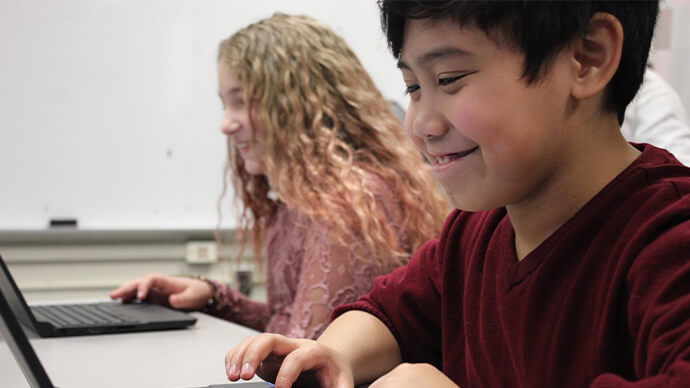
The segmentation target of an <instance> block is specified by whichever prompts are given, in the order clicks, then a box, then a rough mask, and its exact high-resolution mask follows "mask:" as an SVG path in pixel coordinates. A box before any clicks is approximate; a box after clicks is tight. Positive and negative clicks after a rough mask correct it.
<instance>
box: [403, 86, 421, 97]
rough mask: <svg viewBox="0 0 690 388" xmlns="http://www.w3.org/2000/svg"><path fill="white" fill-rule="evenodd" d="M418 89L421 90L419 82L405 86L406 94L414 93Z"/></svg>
mask: <svg viewBox="0 0 690 388" xmlns="http://www.w3.org/2000/svg"><path fill="white" fill-rule="evenodd" d="M417 90H419V85H417V84H414V85H409V86H407V87H406V88H405V95H408V94H410V93H414V92H416V91H417Z"/></svg>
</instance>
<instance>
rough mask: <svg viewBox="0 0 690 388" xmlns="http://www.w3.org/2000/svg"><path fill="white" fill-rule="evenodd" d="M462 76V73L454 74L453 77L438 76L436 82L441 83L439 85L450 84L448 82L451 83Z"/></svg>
mask: <svg viewBox="0 0 690 388" xmlns="http://www.w3.org/2000/svg"><path fill="white" fill-rule="evenodd" d="M463 76H464V75H456V76H453V77H444V78H439V80H438V84H439V85H441V86H446V85H450V84H452V83H453V82H455V81H457V80H459V79H460V78H462V77H463Z"/></svg>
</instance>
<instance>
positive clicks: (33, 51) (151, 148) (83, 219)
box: [0, 0, 404, 229]
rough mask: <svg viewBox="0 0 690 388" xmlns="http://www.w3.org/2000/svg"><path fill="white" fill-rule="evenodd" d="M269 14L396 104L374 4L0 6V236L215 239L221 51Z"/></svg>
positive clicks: (362, 0) (305, 0) (229, 220)
mask: <svg viewBox="0 0 690 388" xmlns="http://www.w3.org/2000/svg"><path fill="white" fill-rule="evenodd" d="M276 11H282V12H287V13H303V14H308V15H311V16H314V17H316V18H318V19H320V20H322V21H324V22H326V23H328V24H329V25H331V26H332V27H333V28H334V29H335V30H336V31H337V32H338V33H340V34H341V35H342V36H343V37H344V38H345V39H346V41H347V42H348V43H349V44H350V45H351V46H352V48H353V50H354V51H355V53H356V54H357V55H358V56H359V58H360V60H361V61H362V63H363V64H364V66H365V67H366V68H367V70H368V71H369V72H370V73H371V75H372V77H373V78H374V80H375V82H376V83H377V85H378V87H379V88H380V89H381V91H382V92H383V94H384V95H385V96H386V97H387V98H390V99H392V100H395V101H397V102H399V103H401V104H404V97H403V94H402V91H403V86H404V85H403V83H402V80H401V78H400V74H399V72H398V71H397V70H396V68H395V62H394V59H393V58H392V56H391V55H390V54H389V52H388V50H387V47H386V43H385V39H384V37H383V34H382V32H381V30H380V23H379V15H378V9H377V6H376V2H375V1H374V0H328V1H323V0H321V1H318V0H289V1H287V0H286V1H277V0H276V1H269V0H255V1H245V0H242V1H239V0H223V1H221V0H203V1H198V0H197V1H192V0H189V1H183V0H131V1H126V0H57V1H56V0H3V1H2V2H0V53H1V54H0V55H1V56H2V57H1V59H0V89H1V90H2V92H1V93H0V166H1V167H0V229H43V228H46V227H47V225H48V223H49V220H50V219H51V218H65V217H67V218H75V219H77V220H78V223H79V228H82V229H207V228H214V227H215V226H216V224H217V221H218V211H217V199H218V197H219V194H220V192H221V188H222V173H223V166H224V162H225V159H226V150H225V137H224V136H223V135H222V134H221V133H220V129H219V125H220V119H221V114H222V112H221V105H220V102H219V101H218V97H217V85H216V54H217V46H218V43H219V42H220V41H221V40H222V39H224V38H226V37H228V36H229V35H230V34H231V33H233V32H234V31H236V30H237V29H239V28H242V27H244V26H246V25H247V24H249V23H251V22H254V21H257V20H259V19H261V18H264V17H268V16H270V15H271V14H273V13H274V12H276ZM231 194H232V193H230V195H229V196H228V199H227V200H226V201H225V203H224V206H223V208H224V210H223V213H224V214H226V213H228V212H231V211H232V208H231V206H230V205H229V203H230V198H231V197H232V195H231ZM236 225H237V222H236V217H235V216H234V215H233V214H232V213H230V214H228V215H224V222H223V225H222V226H223V227H234V226H236Z"/></svg>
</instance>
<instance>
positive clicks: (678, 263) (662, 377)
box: [591, 221, 690, 388]
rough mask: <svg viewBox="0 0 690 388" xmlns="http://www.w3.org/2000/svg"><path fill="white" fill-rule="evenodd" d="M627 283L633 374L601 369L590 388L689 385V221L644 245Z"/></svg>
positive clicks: (629, 273)
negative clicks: (630, 376) (632, 378)
mask: <svg viewBox="0 0 690 388" xmlns="http://www.w3.org/2000/svg"><path fill="white" fill-rule="evenodd" d="M626 282H627V290H626V291H627V292H626V296H627V298H628V299H627V321H628V330H629V336H630V338H631V341H632V343H633V349H634V371H635V375H636V376H637V379H636V381H629V380H626V379H624V378H623V377H622V376H617V375H613V374H604V375H601V376H598V377H597V378H596V379H595V380H594V381H593V383H592V384H591V387H592V388H604V387H621V388H651V387H669V388H671V387H673V388H681V387H688V386H690V222H688V221H686V222H684V223H683V224H681V225H680V226H676V227H674V228H672V229H669V230H667V231H666V232H664V233H662V234H661V235H659V237H658V238H656V239H655V240H654V242H652V243H651V244H649V245H648V246H646V247H645V248H644V250H642V251H641V253H640V255H639V256H638V257H637V259H636V260H635V262H634V263H633V265H632V266H631V268H630V271H629V272H628V276H627V279H626Z"/></svg>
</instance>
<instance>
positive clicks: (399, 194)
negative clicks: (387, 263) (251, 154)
mask: <svg viewBox="0 0 690 388" xmlns="http://www.w3.org/2000/svg"><path fill="white" fill-rule="evenodd" d="M218 60H219V65H221V64H222V65H227V66H229V67H230V69H231V71H233V73H234V74H235V75H236V76H237V78H238V79H239V81H240V82H241V83H242V84H243V85H245V91H246V95H247V102H248V104H249V109H250V112H253V113H254V114H253V120H254V121H253V125H256V126H258V127H259V128H261V131H262V135H263V136H264V137H265V139H264V142H265V149H266V153H265V155H264V161H265V171H266V175H260V176H253V175H250V174H248V173H247V172H246V171H245V170H244V165H243V160H242V158H241V157H240V155H238V154H237V153H236V152H235V150H234V148H233V146H232V144H231V140H228V155H229V159H228V165H227V168H226V180H225V182H226V188H227V184H228V180H230V181H231V182H232V185H233V188H234V191H235V195H236V197H237V199H239V200H240V201H241V203H242V205H243V209H242V211H241V216H240V225H241V228H240V230H241V233H240V238H241V240H242V241H243V242H242V244H243V245H242V246H243V247H244V246H245V245H246V242H247V239H246V237H247V235H248V234H249V233H250V232H251V235H252V242H253V244H252V245H253V248H254V253H255V256H256V257H257V258H258V259H259V262H260V263H261V254H262V253H261V252H262V250H261V246H262V243H263V240H264V236H265V231H266V227H267V224H268V222H269V220H270V217H271V215H272V214H273V213H274V212H275V210H276V209H277V207H278V205H279V203H278V202H277V201H275V200H273V199H271V198H269V191H270V190H274V191H276V192H277V193H278V194H279V197H280V201H282V202H284V203H285V204H286V205H287V206H289V207H293V208H295V209H297V210H299V211H301V212H302V213H304V214H306V215H307V216H308V217H309V218H310V219H312V220H318V221H319V222H323V224H324V225H327V226H328V228H329V239H331V241H332V242H334V243H338V244H347V246H351V244H352V243H353V242H355V241H361V246H355V247H352V249H353V252H354V254H355V256H358V255H360V256H361V255H363V254H364V253H365V252H366V254H367V255H371V257H358V258H359V259H366V260H383V259H384V258H385V259H388V258H391V257H393V258H395V260H397V264H404V263H406V262H407V260H408V259H409V257H410V254H411V252H413V251H414V250H416V249H417V248H418V247H419V246H420V245H421V244H422V243H423V242H425V241H427V240H428V239H431V238H434V237H436V236H437V235H438V233H439V232H440V229H441V226H442V222H443V218H444V217H445V215H446V214H447V210H448V208H447V202H446V199H445V198H444V197H443V196H442V195H441V192H440V190H439V187H438V185H437V183H436V182H435V180H434V179H433V178H432V176H431V173H430V170H429V166H428V165H427V164H426V163H424V161H423V158H422V156H421V155H420V153H419V152H417V151H416V150H415V149H414V147H413V146H412V144H411V141H410V140H409V139H408V138H407V137H406V136H405V134H404V131H403V129H402V125H401V123H400V121H399V119H398V118H397V117H396V116H395V115H394V114H393V112H392V109H391V106H390V103H389V102H388V101H386V100H385V99H384V97H383V96H382V95H381V93H380V92H379V91H378V89H377V88H376V86H375V84H374V82H373V81H372V80H371V78H370V76H369V75H368V74H367V72H366V71H365V70H364V67H363V66H362V65H361V63H360V62H359V60H358V59H357V57H356V56H355V54H354V53H353V52H352V51H351V50H350V48H349V47H348V46H347V44H346V43H345V41H344V40H343V39H342V38H341V37H340V36H338V35H337V34H336V33H335V32H333V31H332V30H331V29H330V28H329V27H328V26H326V25H325V24H323V23H321V22H319V21H317V20H314V19H312V18H310V17H307V16H290V15H285V14H280V13H278V14H275V15H274V16H273V17H271V18H269V19H265V20H262V21H260V22H258V23H255V24H252V25H250V26H248V27H246V28H244V29H243V30H240V31H239V32H237V33H235V34H234V35H232V36H231V37H230V38H228V39H227V40H224V41H223V42H221V45H220V49H219V56H218ZM371 174H375V175H376V176H377V177H379V178H381V179H382V180H383V181H384V182H385V183H386V186H387V187H388V188H389V189H390V190H391V191H392V194H393V196H394V198H396V199H397V200H398V204H399V205H398V206H399V210H400V214H402V224H401V225H399V226H396V228H399V230H398V229H394V227H393V226H391V225H390V224H389V222H388V221H387V219H386V217H385V214H384V211H383V209H380V205H379V204H377V201H376V198H375V195H374V193H373V192H372V189H371V187H369V185H367V176H370V175H371ZM269 182H270V184H269ZM223 194H225V189H224V193H223ZM221 201H222V196H221ZM396 232H398V233H396ZM400 232H402V233H400ZM400 235H403V236H408V237H409V241H400V238H399V237H398V236H400ZM353 236H356V237H357V238H352V237H353Z"/></svg>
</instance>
